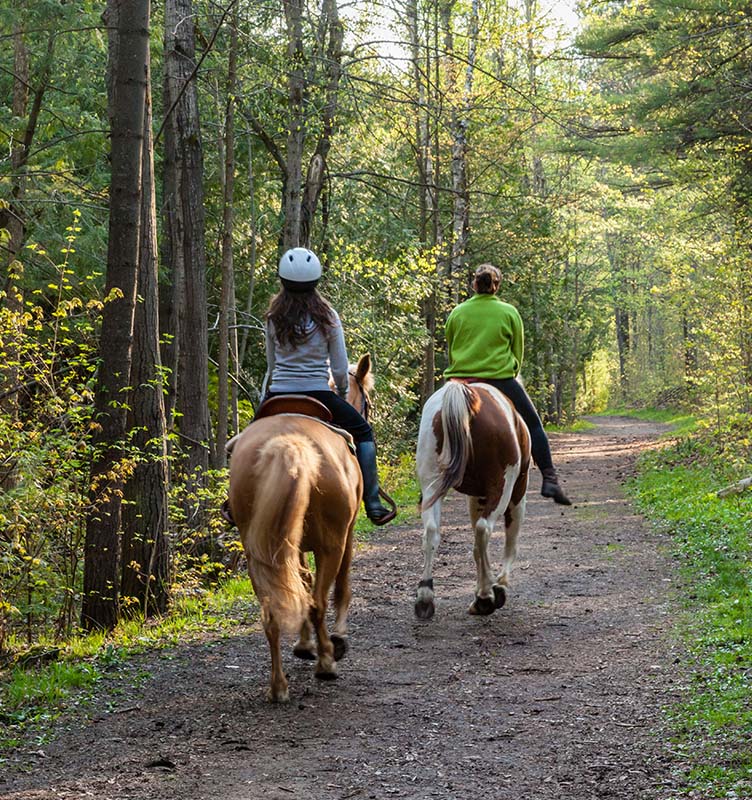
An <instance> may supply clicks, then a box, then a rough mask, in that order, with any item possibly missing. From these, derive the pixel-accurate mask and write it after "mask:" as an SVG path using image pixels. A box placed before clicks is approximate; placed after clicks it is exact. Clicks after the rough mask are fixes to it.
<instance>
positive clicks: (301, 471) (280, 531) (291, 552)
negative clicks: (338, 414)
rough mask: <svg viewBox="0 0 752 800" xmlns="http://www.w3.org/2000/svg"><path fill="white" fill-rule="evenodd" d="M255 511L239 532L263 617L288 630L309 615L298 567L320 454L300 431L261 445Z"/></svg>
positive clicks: (297, 627) (296, 628) (303, 585)
mask: <svg viewBox="0 0 752 800" xmlns="http://www.w3.org/2000/svg"><path fill="white" fill-rule="evenodd" d="M255 471H256V476H257V480H258V484H257V486H256V491H255V493H254V494H255V503H254V511H253V514H252V517H251V520H250V523H249V526H248V533H247V535H246V536H245V537H244V543H245V550H246V555H247V556H248V565H249V570H250V573H251V578H252V580H253V587H254V591H255V592H256V597H257V598H258V600H259V603H260V604H261V612H262V618H264V619H269V618H270V617H274V619H275V620H276V622H277V624H278V625H279V626H280V627H281V628H282V629H283V630H285V631H287V632H294V631H297V630H298V629H299V628H300V626H301V624H302V623H303V620H304V619H305V617H306V616H307V615H308V610H309V607H310V594H309V592H308V589H307V587H306V585H305V583H304V582H303V578H302V576H301V572H300V542H301V539H302V536H303V521H304V518H305V515H306V511H307V509H308V503H309V501H310V497H311V490H312V487H313V485H314V482H315V481H316V479H317V477H318V472H319V455H318V452H317V451H316V449H315V448H314V446H313V444H312V443H311V442H310V441H309V440H308V439H306V438H305V437H303V436H299V435H295V434H283V435H280V436H275V437H274V438H272V439H270V440H269V441H268V442H266V444H265V445H264V446H263V447H262V448H261V451H260V452H259V455H258V460H257V462H256V466H255Z"/></svg>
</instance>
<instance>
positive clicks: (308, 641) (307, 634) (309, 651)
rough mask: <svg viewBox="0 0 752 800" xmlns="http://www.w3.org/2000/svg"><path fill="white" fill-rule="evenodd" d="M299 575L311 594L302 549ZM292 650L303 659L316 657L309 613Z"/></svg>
mask: <svg viewBox="0 0 752 800" xmlns="http://www.w3.org/2000/svg"><path fill="white" fill-rule="evenodd" d="M300 577H301V578H302V579H303V583H304V584H305V585H306V587H307V588H308V593H309V594H311V593H312V589H313V577H312V575H311V570H310V569H308V564H307V563H306V554H305V553H304V552H303V551H302V550H301V552H300ZM292 652H293V655H295V656H297V657H298V658H302V659H304V660H305V661H314V660H315V658H316V653H315V652H314V649H313V629H312V627H311V617H310V614H309V615H308V616H307V617H306V618H305V619H304V620H303V624H302V625H301V626H300V635H299V636H298V641H297V642H295V644H294V645H293V648H292Z"/></svg>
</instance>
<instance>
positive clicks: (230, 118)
mask: <svg viewBox="0 0 752 800" xmlns="http://www.w3.org/2000/svg"><path fill="white" fill-rule="evenodd" d="M231 24H232V31H231V34H230V53H229V62H228V67H227V106H226V109H225V142H224V153H225V163H224V166H223V168H224V181H223V183H224V208H223V212H222V287H221V296H220V302H219V325H218V328H219V330H218V338H219V341H218V344H217V382H218V385H217V395H218V397H217V437H216V446H215V448H214V467H215V468H216V469H221V468H222V467H224V466H225V465H226V464H227V453H226V452H225V443H226V442H227V440H228V438H229V437H228V435H227V419H228V415H229V396H230V393H229V374H230V370H229V367H230V357H229V356H230V350H231V347H232V343H231V341H230V338H231V337H230V325H231V324H232V326H233V333H234V334H235V333H236V331H237V328H235V325H234V323H235V318H234V313H233V309H234V306H235V275H234V269H233V250H232V234H233V193H234V190H235V137H234V126H235V82H236V59H237V47H238V27H237V14H236V13H235V14H233V18H232V23H231ZM233 339H234V345H235V346H234V347H232V350H233V351H234V354H235V357H234V359H233V361H234V362H235V364H237V336H236V335H235V336H233Z"/></svg>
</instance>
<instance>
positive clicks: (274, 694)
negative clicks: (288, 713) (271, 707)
mask: <svg viewBox="0 0 752 800" xmlns="http://www.w3.org/2000/svg"><path fill="white" fill-rule="evenodd" d="M266 699H267V700H268V701H269V702H270V703H289V702H290V692H289V691H288V690H287V689H284V690H283V691H281V692H280V691H275V690H274V689H269V691H268V692H267V693H266Z"/></svg>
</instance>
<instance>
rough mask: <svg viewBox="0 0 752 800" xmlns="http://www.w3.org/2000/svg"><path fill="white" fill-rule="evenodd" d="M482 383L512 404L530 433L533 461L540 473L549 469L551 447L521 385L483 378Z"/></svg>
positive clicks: (531, 403) (550, 466)
mask: <svg viewBox="0 0 752 800" xmlns="http://www.w3.org/2000/svg"><path fill="white" fill-rule="evenodd" d="M483 383H488V384H490V385H491V386H494V387H496V388H497V389H498V390H499V391H500V392H503V393H504V394H505V395H506V396H507V397H508V398H509V399H510V400H511V401H512V403H514V407H515V408H516V409H517V413H518V414H519V415H520V416H521V417H522V419H523V420H524V421H525V425H527V428H528V430H529V431H530V446H531V449H532V451H533V461H535V463H536V464H537V465H538V469H540V470H541V472H542V471H543V470H544V469H551V468H552V467H553V465H554V462H553V460H552V459H551V447H550V445H549V444H548V436H546V432H545V431H544V430H543V423H542V422H541V421H540V417H539V416H538V412H537V411H536V410H535V406H534V405H533V401H532V400H531V399H530V398H529V397H528V394H527V392H526V391H525V388H524V387H523V385H522V384H521V383H520V382H519V381H516V380H515V379H514V378H498V379H497V378H483Z"/></svg>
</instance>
